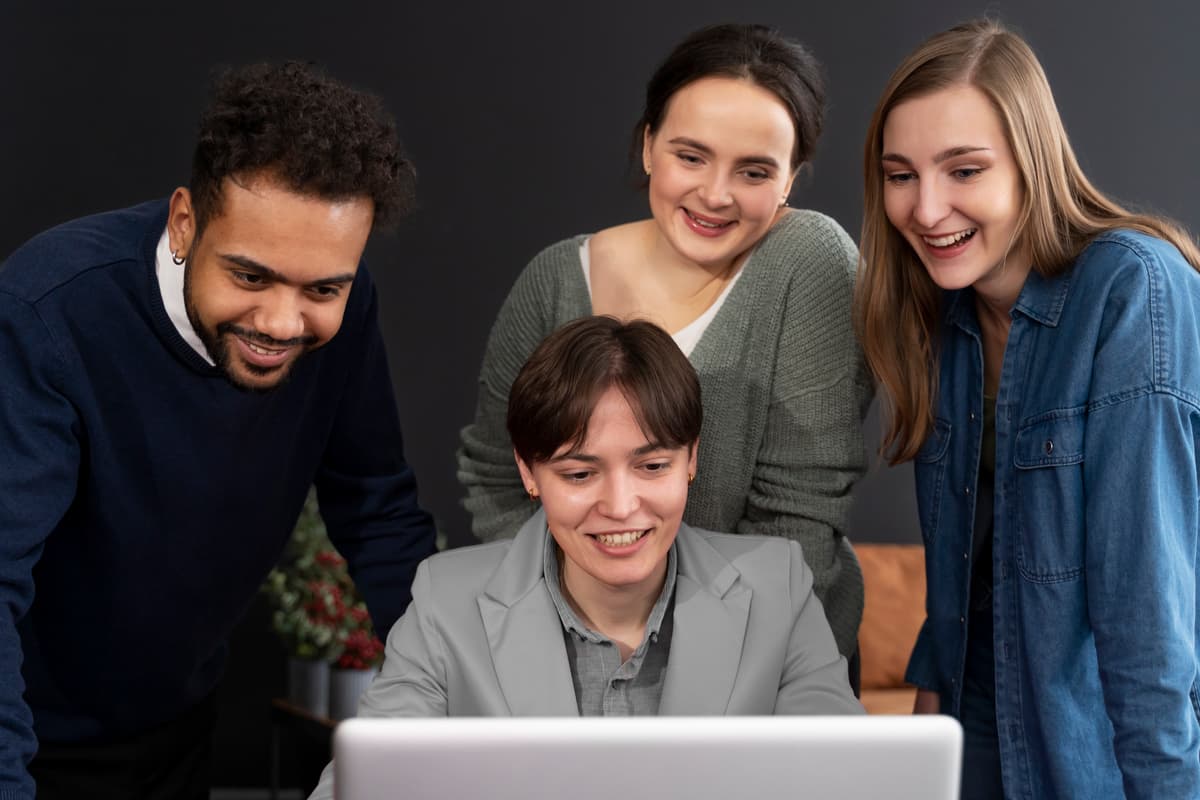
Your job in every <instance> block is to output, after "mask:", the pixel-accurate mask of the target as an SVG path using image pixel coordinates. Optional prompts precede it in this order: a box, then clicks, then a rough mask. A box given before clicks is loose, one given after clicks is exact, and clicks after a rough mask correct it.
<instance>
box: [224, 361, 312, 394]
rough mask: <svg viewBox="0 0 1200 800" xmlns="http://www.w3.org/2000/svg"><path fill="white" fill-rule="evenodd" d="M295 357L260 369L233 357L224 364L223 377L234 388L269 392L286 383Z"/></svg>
mask: <svg viewBox="0 0 1200 800" xmlns="http://www.w3.org/2000/svg"><path fill="white" fill-rule="evenodd" d="M295 363H296V359H295V358H292V359H290V360H288V361H286V362H285V363H283V364H280V365H279V366H277V367H272V368H271V369H262V368H261V367H256V366H252V365H249V364H246V363H245V362H244V361H240V360H239V359H236V358H235V359H234V360H233V361H231V363H229V364H226V365H224V367H223V370H222V371H223V372H224V373H225V378H226V380H228V381H229V382H230V383H231V384H233V385H234V386H235V387H236V388H238V389H241V390H243V391H247V392H270V391H272V390H274V389H278V388H279V387H280V386H282V385H283V384H285V383H287V380H288V378H289V377H291V374H292V367H293V366H294V365H295Z"/></svg>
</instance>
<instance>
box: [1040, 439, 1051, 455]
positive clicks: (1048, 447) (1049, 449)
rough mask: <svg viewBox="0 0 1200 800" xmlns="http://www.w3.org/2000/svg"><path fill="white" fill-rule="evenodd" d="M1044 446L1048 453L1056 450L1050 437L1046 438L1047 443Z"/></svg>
mask: <svg viewBox="0 0 1200 800" xmlns="http://www.w3.org/2000/svg"><path fill="white" fill-rule="evenodd" d="M1042 447H1043V449H1044V450H1045V451H1046V455H1050V454H1051V453H1053V452H1054V442H1052V441H1050V440H1049V439H1047V440H1046V444H1044V445H1042Z"/></svg>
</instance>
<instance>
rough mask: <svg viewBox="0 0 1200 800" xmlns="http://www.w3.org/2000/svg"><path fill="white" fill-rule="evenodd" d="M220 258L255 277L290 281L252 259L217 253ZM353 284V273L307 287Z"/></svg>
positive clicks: (320, 281)
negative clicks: (251, 273)
mask: <svg viewBox="0 0 1200 800" xmlns="http://www.w3.org/2000/svg"><path fill="white" fill-rule="evenodd" d="M217 255H218V256H219V257H220V258H222V259H224V260H225V261H228V262H230V263H233V264H237V265H238V266H239V267H241V268H242V269H244V270H246V271H247V272H253V273H254V274H255V275H261V276H263V277H264V278H270V279H271V280H272V281H276V282H278V283H288V284H290V283H291V282H292V281H291V280H290V279H289V278H287V277H286V276H284V275H283V274H281V273H279V272H276V271H275V270H273V269H271V268H270V267H268V266H267V265H266V264H260V263H259V262H257V261H255V260H254V259H253V258H249V257H247V256H243V255H238V254H237V253H218V254H217ZM353 282H354V273H353V272H343V273H341V274H340V275H331V276H329V277H328V278H320V279H318V280H315V281H309V282H308V283H307V284H306V285H307V286H329V285H330V284H347V283H353Z"/></svg>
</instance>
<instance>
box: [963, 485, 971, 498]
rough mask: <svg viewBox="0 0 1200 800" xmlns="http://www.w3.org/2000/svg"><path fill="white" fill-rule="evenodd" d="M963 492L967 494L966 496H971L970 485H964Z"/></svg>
mask: <svg viewBox="0 0 1200 800" xmlns="http://www.w3.org/2000/svg"><path fill="white" fill-rule="evenodd" d="M963 492H964V493H966V495H967V496H968V497H970V496H971V487H970V486H964V487H963Z"/></svg>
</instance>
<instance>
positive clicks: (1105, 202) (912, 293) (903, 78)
mask: <svg viewBox="0 0 1200 800" xmlns="http://www.w3.org/2000/svg"><path fill="white" fill-rule="evenodd" d="M962 85H969V86H973V87H975V88H977V89H979V90H980V91H982V92H983V93H984V94H985V95H986V96H987V97H988V99H989V100H990V101H991V103H992V106H993V107H994V108H995V109H996V112H997V114H998V115H999V116H1000V120H1001V123H1002V124H1003V126H1004V130H1005V134H1006V136H1007V138H1008V144H1009V146H1010V147H1011V148H1012V152H1013V157H1014V159H1015V161H1016V164H1017V168H1018V170H1019V171H1020V174H1021V179H1022V183H1023V188H1024V202H1023V205H1022V208H1021V211H1020V218H1019V221H1018V224H1017V236H1016V243H1015V244H1014V247H1013V248H1012V249H1013V250H1014V251H1015V250H1017V249H1020V247H1021V246H1024V247H1027V248H1028V250H1027V252H1028V253H1029V254H1030V255H1031V256H1032V259H1033V268H1034V269H1035V270H1037V271H1038V272H1039V273H1041V274H1042V275H1054V274H1057V273H1061V272H1063V271H1065V270H1067V269H1069V268H1070V267H1071V265H1072V263H1073V262H1074V261H1075V259H1076V257H1078V255H1079V254H1080V252H1082V250H1083V249H1084V247H1086V246H1087V244H1088V242H1089V241H1091V239H1092V238H1094V237H1095V236H1097V235H1098V234H1100V233H1103V232H1105V231H1107V230H1111V229H1113V228H1131V229H1133V230H1137V231H1141V232H1143V233H1147V234H1149V235H1151V236H1157V237H1159V238H1161V239H1165V240H1167V241H1168V242H1170V243H1171V244H1173V245H1175V247H1177V248H1178V249H1179V251H1180V252H1181V253H1182V254H1183V256H1184V258H1186V259H1187V260H1188V261H1189V262H1190V263H1191V264H1192V266H1193V267H1195V268H1197V269H1198V270H1200V250H1198V249H1197V246H1196V243H1195V242H1194V241H1193V240H1192V239H1191V238H1190V237H1189V236H1188V234H1187V233H1186V232H1185V231H1184V230H1183V229H1182V228H1180V227H1179V226H1177V225H1176V224H1174V223H1172V222H1170V221H1168V220H1165V219H1161V218H1159V217H1154V216H1149V215H1145V214H1137V213H1133V212H1130V211H1128V210H1126V209H1125V208H1123V207H1121V205H1119V204H1118V203H1116V202H1114V201H1113V200H1111V199H1109V198H1108V197H1105V196H1104V195H1103V194H1102V193H1101V192H1100V191H1099V190H1098V189H1096V187H1094V186H1093V185H1092V184H1091V183H1090V182H1089V181H1088V179H1087V177H1086V176H1085V175H1084V174H1083V171H1082V170H1081V169H1080V168H1079V163H1078V161H1076V159H1075V154H1074V152H1073V151H1072V150H1071V143H1070V142H1069V141H1068V140H1067V133H1066V130H1064V128H1063V124H1062V119H1061V118H1060V117H1059V114H1058V107H1057V106H1056V105H1055V103H1054V96H1053V94H1052V93H1051V91H1050V84H1049V83H1048V82H1047V81H1046V75H1045V73H1044V72H1043V71H1042V67H1041V64H1039V63H1038V60H1037V57H1036V56H1035V55H1034V54H1033V51H1032V50H1031V49H1030V48H1029V45H1028V44H1026V43H1025V41H1024V40H1022V39H1021V38H1020V37H1019V36H1017V35H1016V34H1015V33H1013V32H1011V31H1009V30H1008V29H1006V28H1005V27H1004V26H1003V25H1001V24H1000V23H999V22H996V21H994V20H976V21H973V22H968V23H964V24H962V25H958V26H956V27H954V28H951V29H950V30H948V31H945V32H943V33H939V34H937V35H935V36H933V37H932V38H930V39H928V40H926V41H925V43H924V44H922V45H921V46H920V47H918V48H917V49H916V51H915V52H913V54H912V55H910V56H909V57H908V58H907V59H905V61H904V62H903V63H902V64H901V65H900V66H899V67H898V68H897V69H896V71H895V72H894V73H893V74H892V77H891V79H890V80H889V81H888V84H887V88H886V89H884V92H883V96H882V98H880V100H879V105H878V106H877V107H876V109H875V114H874V116H873V117H872V118H871V126H870V128H869V130H868V133H867V141H866V152H865V155H864V159H863V167H864V177H865V186H864V207H863V228H862V247H861V256H860V263H859V269H858V282H857V286H856V288H855V304H854V323H855V328H856V331H857V333H858V337H859V340H860V342H861V343H862V347H863V351H864V353H865V355H866V358H867V363H868V364H869V365H870V367H871V371H872V372H873V373H874V375H875V379H876V380H877V381H878V383H879V386H880V388H881V389H882V395H883V398H884V415H885V417H884V425H885V427H884V436H883V443H882V446H881V452H883V453H884V454H885V455H886V457H887V459H888V461H889V463H892V464H897V463H900V462H903V461H908V460H910V459H911V458H913V457H914V456H915V455H916V454H917V451H918V450H919V449H920V447H921V444H922V443H923V442H924V441H925V438H926V436H927V435H928V434H929V432H930V430H931V429H932V427H933V410H934V407H935V404H936V400H937V361H938V325H939V320H940V315H941V299H942V290H941V289H940V288H938V287H937V285H936V284H934V282H933V281H932V280H931V279H930V277H929V275H928V273H927V272H926V271H925V268H924V267H923V266H922V264H921V262H920V260H919V259H918V258H917V255H916V253H914V252H913V249H912V247H911V246H910V245H909V244H908V243H907V242H906V241H905V240H904V238H903V237H902V236H901V235H900V234H899V233H898V232H897V231H896V229H895V228H894V227H892V225H891V223H890V222H889V221H888V218H887V214H886V212H885V210H884V205H883V169H882V164H881V160H880V156H881V155H882V153H883V126H884V123H885V122H886V120H887V116H888V113H889V112H890V111H891V110H892V109H893V108H895V107H896V106H897V105H899V104H900V103H903V102H904V101H906V100H911V99H913V98H915V97H920V96H923V95H928V94H931V93H933V92H936V91H939V90H941V89H946V88H949V87H953V86H962Z"/></svg>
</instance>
